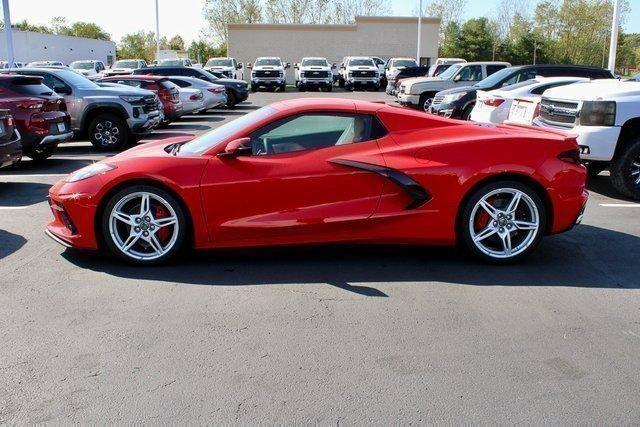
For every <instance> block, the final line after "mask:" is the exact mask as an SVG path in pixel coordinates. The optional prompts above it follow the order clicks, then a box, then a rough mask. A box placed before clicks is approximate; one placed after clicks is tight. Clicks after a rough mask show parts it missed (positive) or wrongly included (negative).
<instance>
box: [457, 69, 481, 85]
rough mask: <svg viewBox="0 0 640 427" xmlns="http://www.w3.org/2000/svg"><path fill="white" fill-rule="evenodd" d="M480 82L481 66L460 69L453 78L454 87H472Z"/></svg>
mask: <svg viewBox="0 0 640 427" xmlns="http://www.w3.org/2000/svg"><path fill="white" fill-rule="evenodd" d="M480 80H482V65H467V66H465V67H462V68H461V69H460V71H458V74H456V76H455V77H454V78H453V83H454V87H458V86H472V85H474V84H476V83H478V82H479V81H480Z"/></svg>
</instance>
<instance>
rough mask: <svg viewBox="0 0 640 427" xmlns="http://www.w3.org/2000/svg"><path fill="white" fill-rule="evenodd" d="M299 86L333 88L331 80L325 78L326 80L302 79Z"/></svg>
mask: <svg viewBox="0 0 640 427" xmlns="http://www.w3.org/2000/svg"><path fill="white" fill-rule="evenodd" d="M299 84H300V85H302V86H325V87H329V86H333V79H331V78H326V79H307V78H303V79H302V80H300V82H299Z"/></svg>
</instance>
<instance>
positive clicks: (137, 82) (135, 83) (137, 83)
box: [116, 80, 142, 87]
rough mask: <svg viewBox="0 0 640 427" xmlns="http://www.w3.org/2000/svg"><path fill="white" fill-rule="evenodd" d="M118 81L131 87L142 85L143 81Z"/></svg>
mask: <svg viewBox="0 0 640 427" xmlns="http://www.w3.org/2000/svg"><path fill="white" fill-rule="evenodd" d="M116 83H118V84H121V85H127V86H131V87H140V86H142V82H141V81H140V80H118V81H117V82H116Z"/></svg>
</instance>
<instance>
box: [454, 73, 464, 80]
mask: <svg viewBox="0 0 640 427" xmlns="http://www.w3.org/2000/svg"><path fill="white" fill-rule="evenodd" d="M461 79H462V75H461V74H456V75H455V77H454V78H453V81H454V82H459V81H460V80H461Z"/></svg>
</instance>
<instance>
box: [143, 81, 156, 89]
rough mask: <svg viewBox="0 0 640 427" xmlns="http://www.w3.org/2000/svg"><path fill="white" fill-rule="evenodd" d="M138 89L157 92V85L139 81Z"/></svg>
mask: <svg viewBox="0 0 640 427" xmlns="http://www.w3.org/2000/svg"><path fill="white" fill-rule="evenodd" d="M140 87H141V88H142V89H147V90H158V85H157V84H156V82H145V81H141V82H140Z"/></svg>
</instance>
